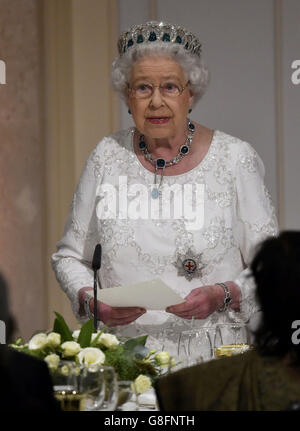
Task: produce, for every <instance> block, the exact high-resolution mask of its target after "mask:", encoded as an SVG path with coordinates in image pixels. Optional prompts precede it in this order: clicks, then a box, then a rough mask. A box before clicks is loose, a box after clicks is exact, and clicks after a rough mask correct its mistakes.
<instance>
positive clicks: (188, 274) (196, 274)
mask: <svg viewBox="0 0 300 431" xmlns="http://www.w3.org/2000/svg"><path fill="white" fill-rule="evenodd" d="M201 256H202V253H200V254H195V253H194V252H193V251H192V250H191V249H190V248H189V249H188V251H187V252H186V254H179V255H178V257H177V261H176V262H174V263H173V265H174V266H175V267H176V268H177V270H178V271H177V275H178V276H179V277H185V278H186V279H187V280H188V281H191V280H192V279H193V278H200V277H202V272H201V270H202V269H203V268H204V265H203V264H202V263H201Z"/></svg>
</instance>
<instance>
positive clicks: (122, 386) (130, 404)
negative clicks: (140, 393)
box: [117, 380, 139, 411]
mask: <svg viewBox="0 0 300 431" xmlns="http://www.w3.org/2000/svg"><path fill="white" fill-rule="evenodd" d="M132 384H133V382H132V381H131V380H120V381H119V382H118V389H119V393H118V405H117V410H119V411H137V410H139V404H138V397H137V395H136V393H135V391H134V388H133V387H132Z"/></svg>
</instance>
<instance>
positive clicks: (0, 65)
mask: <svg viewBox="0 0 300 431" xmlns="http://www.w3.org/2000/svg"><path fill="white" fill-rule="evenodd" d="M0 84H6V64H5V61H3V60H0Z"/></svg>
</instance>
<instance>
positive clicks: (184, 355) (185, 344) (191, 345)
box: [177, 327, 214, 368]
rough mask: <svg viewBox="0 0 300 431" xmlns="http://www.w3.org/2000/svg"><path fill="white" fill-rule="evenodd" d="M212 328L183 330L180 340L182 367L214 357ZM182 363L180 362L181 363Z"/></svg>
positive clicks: (179, 356) (179, 354)
mask: <svg viewBox="0 0 300 431" xmlns="http://www.w3.org/2000/svg"><path fill="white" fill-rule="evenodd" d="M213 340H214V338H213V337H212V328H206V327H202V328H198V329H190V330H187V331H182V332H181V333H180V337H179V341H178V355H177V357H178V359H179V361H181V362H182V365H181V368H183V367H190V366H192V365H196V364H199V363H201V362H205V361H209V360H211V359H212V357H213ZM179 365H180V364H179Z"/></svg>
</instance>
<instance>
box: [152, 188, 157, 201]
mask: <svg viewBox="0 0 300 431" xmlns="http://www.w3.org/2000/svg"><path fill="white" fill-rule="evenodd" d="M151 196H152V198H153V199H158V197H159V190H158V188H156V187H155V188H154V189H153V190H152V192H151Z"/></svg>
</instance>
